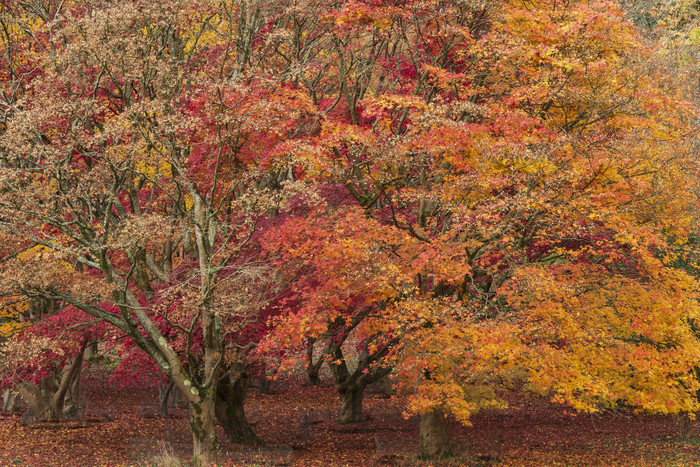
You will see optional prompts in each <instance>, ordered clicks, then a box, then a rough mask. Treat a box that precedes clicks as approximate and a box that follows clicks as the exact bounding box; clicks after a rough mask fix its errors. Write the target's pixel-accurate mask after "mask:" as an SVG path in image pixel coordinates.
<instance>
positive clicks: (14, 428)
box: [0, 376, 700, 467]
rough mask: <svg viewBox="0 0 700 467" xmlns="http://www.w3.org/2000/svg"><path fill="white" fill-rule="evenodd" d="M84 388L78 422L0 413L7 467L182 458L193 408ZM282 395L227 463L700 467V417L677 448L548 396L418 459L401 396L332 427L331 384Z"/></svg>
mask: <svg viewBox="0 0 700 467" xmlns="http://www.w3.org/2000/svg"><path fill="white" fill-rule="evenodd" d="M83 387H84V390H85V393H86V403H85V410H84V417H83V419H82V420H77V421H72V422H67V423H63V424H52V423H31V422H27V421H22V416H21V414H8V413H1V412H0V439H1V440H2V448H1V449H0V466H12V465H23V466H32V467H34V466H36V467H42V466H71V467H73V466H75V467H80V466H133V465H168V466H174V465H177V461H176V460H173V459H172V458H170V460H167V461H165V463H162V462H161V463H160V464H159V463H157V462H156V461H157V459H154V457H153V456H155V455H157V454H159V453H162V452H163V449H164V448H165V449H166V451H171V452H172V453H173V454H175V456H177V455H178V453H180V454H181V455H182V456H183V458H184V456H185V453H186V450H187V449H188V443H189V441H190V437H189V433H188V429H187V419H186V415H187V414H186V411H185V410H183V409H173V410H172V411H171V412H172V416H171V417H170V418H167V419H160V418H154V416H155V406H156V401H157V391H156V389H155V388H143V387H128V388H123V389H121V390H114V389H113V388H110V385H109V384H108V383H107V382H106V379H105V377H103V376H102V377H100V376H88V377H86V378H85V382H84V385H83ZM275 392H276V393H275V394H258V393H256V392H253V393H252V394H251V396H250V398H249V400H248V405H247V412H248V415H249V418H250V420H251V421H252V422H253V423H254V424H255V429H256V431H257V432H258V434H259V435H260V436H261V437H262V438H263V439H264V440H265V441H266V442H267V443H268V444H269V446H268V447H265V448H260V449H248V448H245V447H243V446H235V445H223V446H222V456H221V458H222V459H224V460H223V462H222V465H226V466H233V465H275V464H276V465H300V466H301V465H304V466H306V465H318V466H329V465H333V466H341V465H349V466H356V465H358V466H362V465H410V466H418V465H421V466H423V465H426V466H427V465H445V466H447V465H450V466H456V465H474V466H476V465H493V464H498V465H503V466H546V465H572V466H573V465H581V466H583V465H585V466H588V465H598V466H614V465H619V466H686V465H688V466H690V465H698V466H700V437H699V435H700V433H699V431H700V430H699V429H700V422H694V423H693V428H692V431H691V438H690V439H689V440H688V441H679V440H677V439H676V425H675V421H674V419H673V418H672V417H667V416H642V415H634V414H632V413H629V412H625V411H622V412H618V413H606V414H597V415H579V416H576V417H572V416H570V415H566V414H565V413H564V409H563V408H562V407H561V406H557V405H554V404H551V403H549V402H548V401H546V400H539V399H538V400H532V399H530V400H528V399H526V398H523V397H516V396H513V397H509V403H510V408H509V409H507V410H500V411H498V410H489V411H484V412H482V413H480V414H478V415H476V416H475V417H474V418H473V423H474V425H473V427H470V428H465V427H460V426H458V425H456V424H454V423H453V424H452V428H453V434H454V437H455V444H456V446H457V450H458V453H459V456H458V457H457V458H454V459H452V460H449V461H444V462H439V463H435V462H433V463H427V462H423V463H421V462H419V461H418V460H417V459H416V454H417V452H416V447H417V437H418V430H417V428H418V419H417V418H415V417H413V418H409V419H408V420H405V419H404V418H403V416H402V415H401V410H402V409H401V406H400V404H399V402H400V401H396V400H391V399H387V398H384V397H382V396H381V395H379V394H372V393H368V394H367V398H366V401H365V412H366V413H367V414H368V415H369V416H370V420H368V421H367V422H366V423H363V424H361V425H356V426H340V425H337V424H336V423H335V422H334V421H333V417H334V415H335V413H336V412H337V409H338V407H339V401H338V398H337V396H336V395H335V393H334V390H333V388H332V387H330V386H323V387H317V388H310V387H303V386H301V385H299V384H292V383H286V384H282V383H277V386H276V391H275ZM164 442H165V443H164ZM183 465H184V464H183Z"/></svg>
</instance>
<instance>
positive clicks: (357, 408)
mask: <svg viewBox="0 0 700 467" xmlns="http://www.w3.org/2000/svg"><path fill="white" fill-rule="evenodd" d="M336 388H337V389H338V394H339V395H340V413H339V414H338V423H341V424H347V423H360V422H362V421H364V418H363V416H362V400H363V398H364V393H365V386H364V385H363V384H361V383H359V382H354V384H351V385H349V386H346V387H337V386H336Z"/></svg>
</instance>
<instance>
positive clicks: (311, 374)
mask: <svg viewBox="0 0 700 467" xmlns="http://www.w3.org/2000/svg"><path fill="white" fill-rule="evenodd" d="M315 343H316V339H314V338H313V337H309V338H307V340H306V377H307V378H308V380H309V384H310V385H312V386H318V385H319V384H321V377H320V376H319V373H320V371H321V365H323V358H319V359H318V360H317V361H315V362H314V344H315Z"/></svg>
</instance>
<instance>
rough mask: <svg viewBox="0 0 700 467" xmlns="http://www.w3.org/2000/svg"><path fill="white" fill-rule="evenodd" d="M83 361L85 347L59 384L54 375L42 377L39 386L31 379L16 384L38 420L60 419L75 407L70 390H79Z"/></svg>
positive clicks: (76, 356) (64, 373)
mask: <svg viewBox="0 0 700 467" xmlns="http://www.w3.org/2000/svg"><path fill="white" fill-rule="evenodd" d="M82 363H83V349H80V351H79V352H78V353H77V354H76V355H75V357H73V360H72V361H71V363H70V365H69V366H68V368H67V369H66V370H65V371H64V372H63V374H62V375H61V381H60V382H59V383H58V384H56V381H55V380H54V378H53V377H51V376H49V377H47V378H44V379H42V380H41V382H40V383H39V385H38V386H37V385H36V384H34V383H31V382H29V381H23V382H21V383H19V384H18V385H17V386H15V389H16V390H17V392H18V393H19V395H20V397H22V399H24V401H25V402H26V403H27V405H28V406H29V410H31V411H32V413H33V414H34V416H36V418H37V419H38V420H60V419H62V418H63V416H64V415H65V412H66V411H67V409H71V410H72V409H73V405H74V401H73V400H72V397H71V395H70V392H71V389H74V390H75V391H77V390H78V383H77V381H79V380H80V370H81V368H82ZM66 401H68V404H66ZM76 401H77V394H76Z"/></svg>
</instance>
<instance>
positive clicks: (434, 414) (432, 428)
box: [418, 409, 454, 459]
mask: <svg viewBox="0 0 700 467" xmlns="http://www.w3.org/2000/svg"><path fill="white" fill-rule="evenodd" d="M418 450H419V452H420V457H421V458H422V459H439V458H443V457H450V456H453V455H454V447H453V445H452V434H451V433H450V427H449V426H448V425H447V420H446V419H445V415H444V414H443V413H442V410H440V409H433V410H431V411H430V412H426V413H424V414H421V417H420V430H419V442H418Z"/></svg>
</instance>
